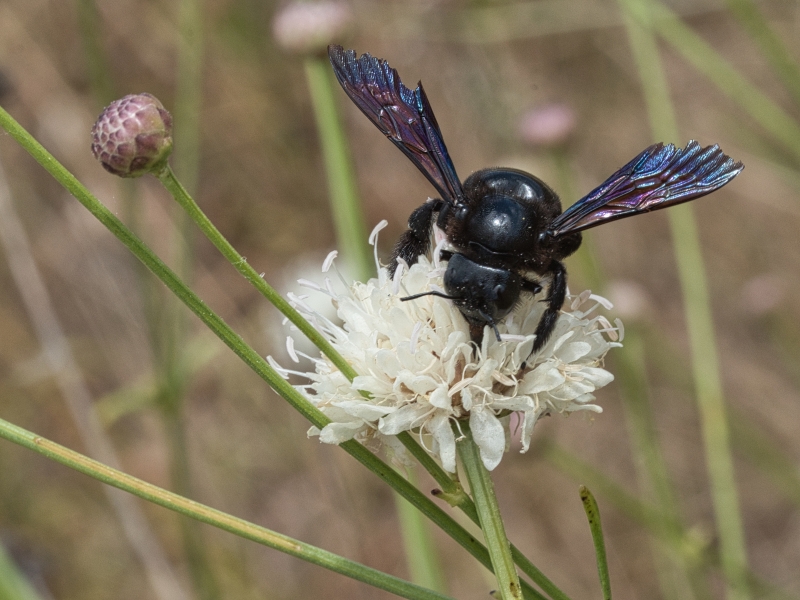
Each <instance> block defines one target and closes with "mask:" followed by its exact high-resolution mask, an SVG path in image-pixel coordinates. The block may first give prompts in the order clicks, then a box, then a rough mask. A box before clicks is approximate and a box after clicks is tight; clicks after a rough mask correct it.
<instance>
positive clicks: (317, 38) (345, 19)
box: [272, 1, 353, 54]
mask: <svg viewBox="0 0 800 600" xmlns="http://www.w3.org/2000/svg"><path fill="white" fill-rule="evenodd" d="M352 18H353V15H352V11H351V10H350V7H349V6H347V5H346V4H345V3H343V2H324V1H321V2H292V3H290V4H288V5H287V6H285V7H284V8H283V9H281V10H280V11H278V13H277V14H276V15H275V20H274V21H273V22H272V32H273V34H274V35H275V40H276V41H277V42H278V45H279V46H281V47H282V48H283V49H284V50H288V51H289V52H296V53H298V54H314V53H317V52H324V51H325V49H326V48H327V47H328V44H331V43H333V42H336V41H338V40H339V39H341V37H342V36H343V35H344V34H345V33H346V32H347V30H348V29H349V28H350V22H351V21H352Z"/></svg>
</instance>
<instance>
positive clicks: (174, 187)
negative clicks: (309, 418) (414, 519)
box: [158, 167, 566, 600]
mask: <svg viewBox="0 0 800 600" xmlns="http://www.w3.org/2000/svg"><path fill="white" fill-rule="evenodd" d="M158 178H159V180H160V181H161V183H162V184H163V185H164V187H166V188H167V190H168V191H169V192H170V194H172V196H173V197H174V198H175V200H176V201H177V202H178V203H179V204H180V205H181V206H182V207H183V208H184V210H186V212H187V213H188V214H189V216H190V217H191V219H192V220H193V221H194V222H195V223H196V224H197V226H198V227H199V228H200V230H201V231H202V232H203V233H204V234H205V235H206V237H208V239H209V240H210V241H211V242H212V243H213V244H214V246H216V248H217V249H218V250H219V251H220V252H221V253H222V255H223V256H224V257H225V258H226V259H228V261H229V262H230V263H231V264H232V265H233V266H234V268H236V270H237V271H239V273H241V274H242V275H243V276H244V278H245V279H247V281H249V282H250V283H251V284H252V285H253V286H254V287H255V288H256V289H257V290H258V291H259V292H261V295H262V296H264V297H265V298H266V299H267V300H268V301H269V302H271V303H272V304H273V305H274V306H275V307H276V308H277V309H278V310H280V311H281V312H282V313H283V314H284V315H286V317H288V318H289V320H290V321H291V322H292V323H294V324H295V325H296V326H297V327H298V329H300V331H301V332H302V333H304V334H305V335H306V336H307V337H308V338H309V339H310V340H311V341H312V342H313V343H314V345H316V346H317V347H318V348H319V349H320V350H321V351H322V353H323V354H325V355H326V356H327V357H328V358H329V359H330V360H331V362H332V363H333V364H334V365H336V367H337V368H339V370H340V371H341V372H342V373H343V374H344V375H345V377H347V378H348V379H349V380H350V381H352V380H353V378H354V377H355V376H356V375H357V373H356V372H355V370H354V369H353V367H352V366H351V365H350V364H349V363H348V362H347V361H345V359H344V358H343V357H342V356H341V355H340V354H339V353H338V352H337V351H336V349H335V348H334V347H333V346H332V345H331V344H330V342H328V340H327V339H325V338H324V337H323V336H322V335H321V334H320V333H319V331H317V330H316V329H315V328H314V327H313V326H312V325H311V324H310V323H309V322H308V321H306V320H305V319H304V318H303V316H302V315H301V314H300V313H298V312H297V310H295V309H294V308H293V307H292V306H291V305H290V304H289V303H288V302H287V301H286V300H284V299H283V297H282V296H281V295H280V294H278V293H277V292H276V291H275V290H274V289H273V288H272V287H271V286H270V285H269V284H268V283H267V282H266V281H264V279H263V278H262V277H261V276H260V275H259V274H258V273H257V272H256V270H255V269H253V267H251V266H250V264H249V263H248V262H247V261H246V260H245V258H244V257H243V256H242V255H241V254H239V253H238V252H237V251H236V249H235V248H234V247H233V246H232V245H231V244H230V242H228V240H227V239H225V237H224V236H223V235H222V234H221V233H220V232H219V230H218V229H217V228H216V227H215V226H214V224H213V223H212V222H211V221H210V219H209V218H208V217H207V216H206V215H205V213H203V211H202V210H201V209H200V207H199V206H198V205H197V203H196V202H195V201H194V200H193V199H192V197H191V196H190V195H189V194H188V193H187V192H186V190H185V188H184V187H183V186H182V185H181V183H180V181H178V179H177V178H176V177H175V174H174V173H173V172H172V170H171V169H169V167H167V168H165V169H164V170H163V171H162V172H161V173H159V174H158ZM398 439H399V440H400V441H401V443H403V445H404V446H405V447H406V448H407V449H408V450H409V451H410V452H411V454H412V455H413V456H414V457H416V458H417V459H418V460H419V461H420V463H421V464H422V466H423V467H424V468H425V469H426V470H427V471H428V472H429V473H430V474H431V476H432V477H433V478H434V479H435V480H436V482H437V483H438V484H439V485H441V486H442V488H443V491H444V492H445V493H447V494H451V495H452V496H455V497H458V498H460V499H461V502H460V503H459V504H458V505H459V506H460V507H461V508H462V510H464V512H465V513H466V514H467V515H468V516H469V517H470V519H472V520H473V521H474V522H475V523H477V522H478V521H477V513H476V512H475V510H474V506H472V507H470V505H471V500H469V497H466V496H464V497H462V496H461V494H463V490H461V488H460V486H458V485H457V484H456V483H455V482H454V481H453V479H452V478H451V477H450V476H449V475H448V474H447V473H446V472H445V471H444V470H443V469H442V468H441V467H440V466H439V465H438V464H437V463H436V461H434V460H433V459H432V458H431V456H430V455H429V454H428V453H427V452H425V450H424V449H423V448H422V447H420V445H419V444H418V443H417V442H416V441H415V440H414V439H413V438H412V437H411V435H410V434H408V433H401V434H400V435H398ZM514 557H515V560H517V561H518V563H519V565H520V568H521V569H522V570H523V572H524V573H525V574H526V575H528V576H529V577H530V578H531V579H533V580H534V581H535V582H536V583H537V584H538V585H539V586H541V587H542V589H544V590H546V591H547V592H548V593H549V594H550V595H551V596H552V597H553V598H554V599H555V600H563V599H565V598H566V596H565V595H564V594H563V592H561V590H559V589H558V587H556V586H555V584H553V582H551V581H550V580H549V579H548V578H547V577H546V576H545V575H544V574H543V573H542V572H541V571H540V570H539V569H538V568H536V566H535V565H533V563H532V562H531V561H530V560H528V559H527V558H526V557H525V556H523V555H522V553H521V552H519V551H518V550H517V549H516V548H514ZM523 586H525V588H526V593H527V592H528V590H529V589H530V590H533V588H529V587H528V584H527V583H523Z"/></svg>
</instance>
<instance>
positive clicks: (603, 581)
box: [580, 485, 611, 600]
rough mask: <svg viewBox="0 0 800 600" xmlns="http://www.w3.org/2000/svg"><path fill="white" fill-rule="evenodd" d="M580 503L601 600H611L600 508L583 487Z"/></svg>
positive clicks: (589, 492)
mask: <svg viewBox="0 0 800 600" xmlns="http://www.w3.org/2000/svg"><path fill="white" fill-rule="evenodd" d="M580 494H581V502H583V510H584V512H585V513H586V518H587V519H588V520H589V529H590V530H591V532H592V542H593V543H594V555H595V557H596V558H597V574H598V575H599V576H600V589H601V590H602V591H603V600H611V578H610V577H609V576H608V559H607V558H606V543H605V541H604V539H603V525H602V523H601V522H600V508H599V507H598V506H597V500H595V499H594V496H593V495H592V492H591V491H589V488H587V487H586V486H585V485H582V486H581V489H580Z"/></svg>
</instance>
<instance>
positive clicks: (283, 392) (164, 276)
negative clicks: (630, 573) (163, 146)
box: [0, 107, 536, 596]
mask: <svg viewBox="0 0 800 600" xmlns="http://www.w3.org/2000/svg"><path fill="white" fill-rule="evenodd" d="M0 127H3V128H4V129H5V130H6V131H7V132H8V133H9V134H10V135H11V136H12V137H13V138H14V139H15V140H16V141H17V142H18V143H19V144H20V145H21V146H22V147H23V148H25V149H26V150H27V151H28V152H29V153H30V154H31V156H33V157H34V158H35V159H36V160H37V162H39V164H41V165H42V166H43V167H44V168H45V169H46V170H47V171H48V172H49V173H50V174H51V175H53V177H54V178H55V179H56V180H57V181H58V182H59V183H60V184H61V185H62V186H64V188H66V189H67V191H69V192H70V193H71V194H72V195H73V196H74V197H75V198H76V199H77V200H78V201H79V202H80V203H81V204H83V205H84V206H85V207H86V208H87V210H89V212H91V213H92V215H94V216H95V218H97V220H98V221H100V222H101V223H102V224H103V225H104V226H105V227H106V228H107V229H108V230H109V231H110V232H111V233H113V234H114V235H115V236H116V237H117V238H118V239H119V240H120V241H121V242H122V243H123V244H124V245H125V246H126V247H127V248H128V249H129V250H130V251H131V252H132V253H133V254H134V255H135V256H136V257H137V258H138V259H139V260H140V261H142V263H143V264H144V265H145V266H146V267H147V268H148V269H150V271H152V273H153V274H154V275H156V276H157V277H158V278H159V279H160V280H161V281H162V282H163V283H164V284H165V285H166V286H167V287H168V288H169V289H170V290H171V291H172V292H173V293H174V294H175V295H176V296H177V297H178V298H179V299H180V300H181V301H182V302H183V303H184V304H185V305H186V306H187V307H188V308H189V309H190V310H191V311H192V312H193V313H194V314H195V315H196V316H197V317H198V318H200V320H201V321H203V323H204V324H205V325H206V326H207V327H208V328H209V329H210V330H211V331H212V332H213V333H214V334H215V335H216V336H217V337H218V338H219V339H220V340H222V342H224V343H225V345H226V346H228V347H229V348H230V349H231V350H233V352H234V353H235V354H236V355H237V356H238V357H239V358H241V359H242V361H243V362H244V363H245V364H246V365H247V366H248V367H250V368H251V369H252V370H253V371H254V372H255V373H256V374H257V375H258V376H259V377H261V378H262V379H263V380H264V381H265V382H267V383H268V384H269V385H270V387H272V389H274V390H275V391H276V392H277V393H278V394H279V395H280V396H281V397H282V398H284V399H285V400H286V401H287V402H289V404H290V405H291V406H292V407H293V408H294V409H295V410H297V411H298V412H299V413H300V414H301V415H303V416H304V417H305V418H306V419H308V420H309V421H310V422H311V423H312V424H313V425H314V426H316V427H318V428H319V429H322V428H323V427H325V425H327V424H328V423H329V422H330V420H329V419H328V418H327V417H326V416H325V415H324V414H323V413H322V412H321V411H319V410H318V409H317V408H316V407H315V406H314V405H313V404H311V402H309V400H308V399H307V398H306V397H305V396H303V395H302V394H301V393H300V392H298V391H297V390H296V389H295V388H294V387H293V386H292V385H290V384H289V382H288V381H286V380H285V379H283V378H282V377H281V376H280V375H279V374H278V373H277V372H276V371H275V370H274V369H273V368H272V367H270V366H269V364H267V362H266V361H265V360H264V359H263V358H261V356H259V354H258V353H257V352H255V351H254V350H253V349H252V348H251V347H250V346H248V345H247V344H246V343H245V342H244V341H243V340H242V339H241V338H240V337H239V336H238V335H237V334H236V333H235V332H234V331H233V329H231V327H230V326H229V325H228V324H227V323H225V321H223V320H222V319H221V318H220V317H219V315H217V314H216V313H215V312H214V311H212V310H211V309H210V308H209V307H208V306H207V305H206V304H205V303H204V302H203V301H202V300H200V298H199V297H198V296H197V294H195V293H194V292H193V291H192V290H190V289H189V288H188V287H187V286H186V284H184V283H183V282H182V281H181V280H180V279H179V278H178V277H177V276H176V275H175V273H174V272H172V270H170V268H169V267H167V266H166V265H165V264H164V263H163V262H162V261H161V259H159V258H158V257H157V256H156V255H155V254H154V253H153V252H152V250H150V249H149V248H148V247H147V246H146V245H145V244H144V243H143V242H142V241H141V240H140V239H139V238H138V237H136V236H135V235H134V234H133V233H132V232H131V231H130V230H129V229H128V228H127V227H125V225H124V224H123V223H122V222H121V221H120V220H119V219H117V217H115V216H114V215H113V214H112V213H111V211H109V210H108V209H107V208H106V207H105V206H104V205H103V204H102V203H101V202H100V201H99V200H97V198H95V197H94V196H93V195H92V194H91V193H89V191H88V190H87V189H86V188H85V187H83V185H82V184H81V183H80V182H79V181H78V180H77V179H76V178H75V176H74V175H72V173H70V172H69V171H68V170H67V169H65V168H64V166H63V165H61V164H60V163H59V162H58V161H57V160H56V159H55V157H53V155H52V154H50V153H49V152H47V150H45V149H44V147H43V146H42V145H41V144H39V143H38V142H37V141H36V140H35V139H34V138H33V137H32V136H31V135H30V134H29V133H28V132H27V131H25V130H24V129H23V128H22V127H21V126H20V125H19V124H18V123H17V122H16V121H15V120H14V119H13V118H12V117H11V115H9V114H8V113H7V112H6V111H5V110H4V109H2V108H1V107H0ZM259 279H260V277H259ZM340 447H341V448H342V449H343V450H345V451H346V452H347V453H348V454H350V455H351V456H352V457H353V458H355V459H356V460H357V461H359V462H360V463H361V464H363V465H364V466H365V467H367V469H369V470H370V471H372V472H373V473H374V474H375V475H377V476H378V477H379V478H381V479H382V480H383V481H385V482H386V483H387V484H388V485H389V486H390V487H392V488H393V489H394V490H396V491H397V492H398V493H399V494H400V495H401V496H403V497H404V498H405V499H406V500H408V501H409V502H410V503H411V504H412V505H414V506H415V507H416V508H417V509H418V510H420V511H422V513H423V514H424V515H425V516H427V517H428V518H429V519H431V520H432V521H433V522H434V523H436V525H438V526H439V527H440V528H441V529H442V530H444V532H445V533H447V534H448V535H449V536H450V537H452V538H453V539H454V540H455V541H456V542H457V543H458V544H460V545H461V546H462V547H463V548H464V549H465V550H467V551H468V552H469V553H470V554H472V555H473V556H474V557H475V558H477V559H478V560H479V561H480V562H481V563H482V564H483V565H485V566H486V567H487V568H490V569H491V560H490V558H489V553H488V551H487V550H486V548H485V547H484V546H483V545H482V544H480V543H479V542H478V541H477V540H475V539H474V538H473V536H472V535H470V533H469V532H468V531H466V530H465V529H464V528H463V527H461V526H460V525H459V524H458V523H457V522H456V521H455V520H454V519H453V518H452V517H450V516H449V515H448V514H447V513H445V512H444V511H443V510H442V509H441V508H439V507H438V506H437V505H436V504H434V503H433V502H432V501H431V500H430V499H429V498H427V497H426V496H425V495H424V494H422V493H421V492H420V491H419V490H418V489H416V488H415V487H414V486H412V485H411V484H409V483H408V482H407V481H406V480H405V479H404V478H403V477H401V476H400V475H399V474H398V473H396V472H395V471H394V470H393V469H392V468H391V467H390V466H389V465H387V464H386V463H385V462H383V461H382V460H381V459H379V458H378V457H377V456H375V455H374V454H373V453H372V452H370V451H369V450H367V449H366V448H365V447H364V446H362V445H361V444H359V443H358V442H355V441H352V440H351V441H349V442H344V443H342V444H340ZM528 587H530V586H528ZM530 589H531V590H532V588H530ZM535 594H536V592H533V591H532V596H535Z"/></svg>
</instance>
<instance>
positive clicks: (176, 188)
mask: <svg viewBox="0 0 800 600" xmlns="http://www.w3.org/2000/svg"><path fill="white" fill-rule="evenodd" d="M158 179H159V180H160V181H161V183H162V184H163V185H164V187H165V188H167V191H169V193H170V194H171V195H172V197H173V198H175V200H176V201H177V202H178V203H179V204H180V205H181V206H182V207H183V209H184V210H185V211H186V212H187V213H188V214H189V217H190V218H191V219H192V220H193V221H194V222H195V223H196V224H197V226H198V227H199V228H200V230H201V231H202V232H203V233H204V234H205V236H206V237H207V238H208V239H209V240H210V241H211V243H212V244H214V246H216V248H217V250H219V251H220V252H221V253H222V255H223V256H224V257H225V258H226V259H228V261H229V262H230V263H231V264H232V265H233V266H234V268H235V269H236V270H237V271H239V273H241V274H242V276H244V278H245V279H246V280H247V281H249V282H250V284H252V285H253V287H255V288H256V289H257V290H258V291H259V292H260V293H261V295H262V296H264V298H266V299H267V300H268V301H269V302H270V303H272V304H273V305H274V306H275V307H276V308H277V309H278V310H279V311H281V312H282V313H283V314H284V315H286V317H287V318H288V319H289V320H290V321H291V322H292V324H294V325H295V326H296V327H297V328H298V329H299V330H300V331H301V332H302V333H303V334H304V335H305V336H306V337H307V338H308V339H309V340H311V342H312V343H313V344H314V345H315V346H316V347H317V348H319V349H320V351H321V352H322V353H323V354H324V355H325V356H327V357H328V358H329V359H330V361H331V362H332V363H333V364H334V365H336V368H338V369H339V370H340V371H341V372H342V373H343V374H344V375H345V376H346V377H347V378H348V379H349V380H350V381H352V380H353V378H354V377H355V376H356V375H357V373H356V372H355V370H354V369H353V367H352V366H351V365H350V363H348V362H347V361H346V360H345V359H344V357H343V356H342V355H341V354H339V353H338V352H337V351H336V349H335V348H334V347H333V346H332V345H331V343H330V342H329V341H328V340H327V339H325V337H324V336H323V335H322V334H321V333H320V332H319V331H317V330H316V329H315V328H314V326H313V325H312V324H311V323H309V322H308V321H307V320H306V319H304V318H303V315H301V314H300V313H299V312H297V310H296V309H295V308H294V307H293V306H292V305H291V304H289V303H288V302H287V301H286V300H285V299H284V298H283V296H281V295H280V294H279V293H278V292H276V291H275V289H274V288H273V287H272V286H271V285H269V284H268V283H267V282H266V281H264V278H263V277H261V275H259V274H258V272H256V270H255V269H254V268H253V267H251V266H250V264H249V263H248V262H247V260H246V259H245V258H244V257H243V256H242V255H241V254H239V252H237V251H236V249H235V248H234V247H233V246H232V245H231V243H230V242H229V241H228V240H227V239H225V237H224V236H223V235H222V234H221V233H220V232H219V230H218V229H217V228H216V226H215V225H214V224H213V223H212V222H211V220H210V219H209V218H208V217H207V216H206V215H205V213H204V212H203V211H202V210H201V209H200V207H199V206H198V205H197V203H196V202H195V201H194V200H193V199H192V197H191V196H190V195H189V193H188V192H187V191H186V189H185V188H184V187H183V186H182V185H181V183H180V181H178V179H177V178H176V177H175V173H173V172H172V169H170V168H169V166H167V167H166V168H165V169H164V170H163V171H161V172H160V173H158Z"/></svg>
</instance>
